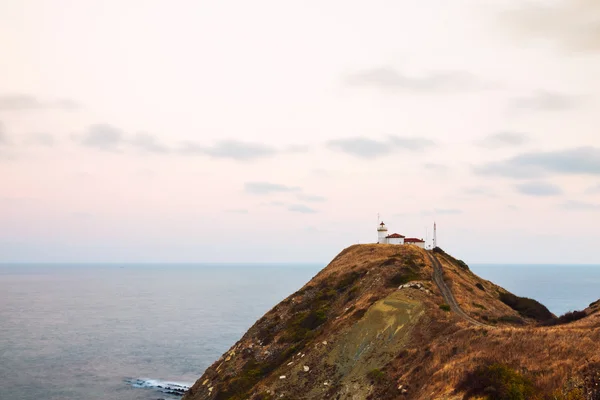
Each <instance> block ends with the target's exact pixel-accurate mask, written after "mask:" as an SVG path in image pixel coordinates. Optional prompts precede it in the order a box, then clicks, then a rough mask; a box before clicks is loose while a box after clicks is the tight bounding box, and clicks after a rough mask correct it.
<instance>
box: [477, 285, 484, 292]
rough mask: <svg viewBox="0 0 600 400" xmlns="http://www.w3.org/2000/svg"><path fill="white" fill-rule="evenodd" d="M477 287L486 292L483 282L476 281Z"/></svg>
mask: <svg viewBox="0 0 600 400" xmlns="http://www.w3.org/2000/svg"><path fill="white" fill-rule="evenodd" d="M475 287H476V288H477V289H479V290H482V291H484V292H485V288H484V287H483V285H482V284H481V283H476V284H475Z"/></svg>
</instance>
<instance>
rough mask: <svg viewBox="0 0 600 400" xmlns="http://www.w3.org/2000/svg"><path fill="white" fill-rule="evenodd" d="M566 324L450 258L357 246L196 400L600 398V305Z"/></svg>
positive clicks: (257, 329) (241, 347) (216, 368)
mask: <svg viewBox="0 0 600 400" xmlns="http://www.w3.org/2000/svg"><path fill="white" fill-rule="evenodd" d="M572 314H573V315H567V316H563V317H561V318H557V317H556V316H554V315H552V314H551V313H550V312H549V311H548V310H547V309H546V308H545V307H544V306H543V305H541V304H540V303H538V302H536V301H534V300H531V299H526V298H521V297H518V296H515V295H513V294H511V293H509V292H507V291H506V290H504V289H502V288H501V287H499V286H497V285H495V284H493V283H492V282H489V281H486V280H483V279H481V278H479V277H478V276H476V275H475V274H473V273H472V272H471V271H470V270H469V268H468V266H467V265H466V264H465V263H464V262H462V261H460V260H456V259H454V258H453V257H451V256H450V255H448V254H446V253H445V252H443V251H442V250H441V249H436V251H434V252H427V251H425V250H422V249H419V248H416V247H414V246H393V245H355V246H351V247H349V248H347V249H345V250H344V251H342V252H341V253H340V254H339V255H338V256H337V257H336V258H335V259H334V260H333V261H332V262H331V263H330V264H329V265H328V266H327V267H326V268H324V269H323V270H322V271H321V272H319V273H318V274H317V275H316V276H315V277H314V278H313V279H312V280H311V281H310V282H308V283H307V284H306V285H305V286H304V287H303V288H302V289H300V290H299V291H298V292H296V293H294V294H292V295H291V296H289V297H288V298H287V299H285V300H284V301H282V302H281V303H279V304H278V305H276V306H275V307H274V308H273V309H272V310H270V311H269V312H268V313H266V314H265V315H264V316H263V317H262V318H261V319H259V320H258V321H257V322H256V323H255V324H254V325H253V326H252V327H251V328H250V329H249V330H248V332H247V333H246V334H245V335H244V336H243V337H242V338H241V339H240V340H239V341H238V342H237V343H236V344H235V345H234V346H233V347H232V348H231V349H229V351H227V352H226V353H225V354H223V356H222V357H221V358H220V359H219V360H217V361H216V362H215V363H214V364H213V365H212V366H211V367H209V368H208V369H207V370H206V372H205V373H204V374H203V375H202V377H200V379H198V381H197V382H196V383H195V384H194V385H193V387H192V388H190V390H189V391H188V393H187V394H186V395H185V396H184V399H185V400H225V399H232V400H242V399H254V400H260V399H262V400H267V399H287V400H291V399H294V400H300V399H355V400H363V399H373V400H380V399H462V398H488V399H572V400H576V399H595V400H596V399H600V387H599V386H598V385H599V384H600V329H599V328H600V302H596V303H593V304H591V305H590V307H589V308H587V309H586V310H584V311H582V312H579V313H572Z"/></svg>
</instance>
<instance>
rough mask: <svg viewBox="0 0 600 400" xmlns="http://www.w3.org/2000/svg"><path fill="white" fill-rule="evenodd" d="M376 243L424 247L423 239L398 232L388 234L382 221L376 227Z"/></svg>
mask: <svg viewBox="0 0 600 400" xmlns="http://www.w3.org/2000/svg"><path fill="white" fill-rule="evenodd" d="M377 243H380V244H411V245H414V246H418V247H420V248H422V249H424V248H425V241H424V240H423V239H417V238H407V237H405V236H403V235H401V234H399V233H392V234H391V235H388V229H387V226H385V224H384V223H383V222H382V223H380V224H379V226H378V227H377Z"/></svg>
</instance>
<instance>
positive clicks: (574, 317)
mask: <svg viewBox="0 0 600 400" xmlns="http://www.w3.org/2000/svg"><path fill="white" fill-rule="evenodd" d="M585 317H587V313H586V312H585V311H569V312H567V313H564V314H563V315H561V316H560V317H558V318H554V319H551V320H548V321H546V322H545V323H544V325H547V326H550V325H562V324H568V323H569V322H575V321H578V320H580V319H582V318H585Z"/></svg>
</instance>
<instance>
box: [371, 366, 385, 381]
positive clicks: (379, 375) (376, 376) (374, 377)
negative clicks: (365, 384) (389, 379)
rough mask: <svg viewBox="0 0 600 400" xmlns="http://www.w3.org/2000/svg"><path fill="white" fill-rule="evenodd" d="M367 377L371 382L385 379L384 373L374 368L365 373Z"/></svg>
mask: <svg viewBox="0 0 600 400" xmlns="http://www.w3.org/2000/svg"><path fill="white" fill-rule="evenodd" d="M367 378H368V379H369V380H370V381H371V382H382V381H384V380H385V373H384V372H383V371H381V370H380V369H377V368H375V369H372V370H371V371H369V372H368V373H367Z"/></svg>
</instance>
